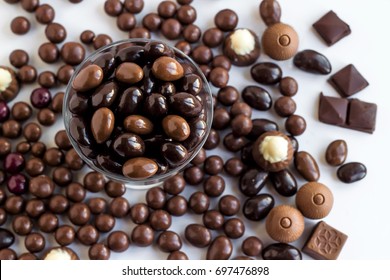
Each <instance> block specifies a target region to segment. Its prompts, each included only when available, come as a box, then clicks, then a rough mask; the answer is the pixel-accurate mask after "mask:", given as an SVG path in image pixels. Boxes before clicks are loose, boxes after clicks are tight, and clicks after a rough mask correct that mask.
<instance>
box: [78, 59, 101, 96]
mask: <svg viewBox="0 0 390 280" xmlns="http://www.w3.org/2000/svg"><path fill="white" fill-rule="evenodd" d="M102 81H103V69H102V68H101V67H100V66H98V65H94V64H92V65H88V66H87V67H85V68H83V69H81V71H80V72H79V73H78V74H77V76H76V77H75V79H74V80H73V83H72V87H73V88H74V89H75V90H77V91H80V92H85V91H88V90H90V89H93V88H96V87H97V86H99V85H100V84H101V82H102Z"/></svg>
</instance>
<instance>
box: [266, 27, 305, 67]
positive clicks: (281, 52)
mask: <svg viewBox="0 0 390 280" xmlns="http://www.w3.org/2000/svg"><path fill="white" fill-rule="evenodd" d="M261 42H262V44H263V49H264V52H265V53H266V54H267V55H268V56H270V57H271V58H273V59H275V60H287V59H290V58H292V57H293V56H294V55H295V54H296V53H297V50H298V45H299V37H298V34H297V32H296V31H295V30H294V28H292V27H291V26H290V25H287V24H284V23H276V24H273V25H271V26H270V27H268V28H267V29H266V30H265V31H264V33H263V37H262V39H261Z"/></svg>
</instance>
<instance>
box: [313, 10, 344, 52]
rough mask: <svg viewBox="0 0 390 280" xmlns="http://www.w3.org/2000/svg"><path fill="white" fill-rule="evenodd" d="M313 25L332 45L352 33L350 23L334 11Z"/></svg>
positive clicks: (329, 44)
mask: <svg viewBox="0 0 390 280" xmlns="http://www.w3.org/2000/svg"><path fill="white" fill-rule="evenodd" d="M313 27H314V29H315V30H316V31H317V33H318V34H319V35H320V36H321V37H322V39H324V41H325V42H326V43H327V44H328V46H332V45H333V44H335V43H337V42H338V41H340V40H341V39H343V38H344V37H346V36H348V35H349V34H351V29H350V27H349V25H348V24H346V23H345V22H344V21H342V20H341V19H340V18H339V17H338V16H337V14H336V13H335V12H333V11H329V12H328V13H327V14H325V15H324V16H323V17H322V18H320V19H319V20H318V21H317V22H315V23H314V24H313Z"/></svg>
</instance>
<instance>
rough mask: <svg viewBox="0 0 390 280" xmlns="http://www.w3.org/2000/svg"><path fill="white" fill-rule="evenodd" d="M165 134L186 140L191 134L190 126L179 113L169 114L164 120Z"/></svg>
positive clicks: (177, 139) (174, 138)
mask: <svg viewBox="0 0 390 280" xmlns="http://www.w3.org/2000/svg"><path fill="white" fill-rule="evenodd" d="M162 127H163V129H164V132H165V134H166V135H167V136H168V137H170V138H172V139H173V140H175V141H184V140H186V139H187V138H188V137H189V136H190V126H189V125H188V123H187V121H186V120H185V119H183V118H182V117H180V116H178V115H169V116H166V117H165V118H164V119H163V120H162Z"/></svg>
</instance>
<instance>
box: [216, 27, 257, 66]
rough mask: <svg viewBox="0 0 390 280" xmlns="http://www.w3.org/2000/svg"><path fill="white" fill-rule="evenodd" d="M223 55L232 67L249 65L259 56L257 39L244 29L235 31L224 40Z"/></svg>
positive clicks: (252, 33) (253, 34)
mask: <svg viewBox="0 0 390 280" xmlns="http://www.w3.org/2000/svg"><path fill="white" fill-rule="evenodd" d="M223 54H224V55H225V56H227V57H228V58H229V59H230V60H231V61H232V64H234V65H237V66H248V65H251V64H253V63H254V62H255V61H256V60H257V58H258V57H259V56H260V42H259V39H258V37H257V36H256V34H255V33H254V32H253V31H252V30H249V29H246V28H240V29H236V30H234V31H233V32H231V33H230V34H229V35H228V36H227V37H226V38H225V41H224V44H223Z"/></svg>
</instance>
